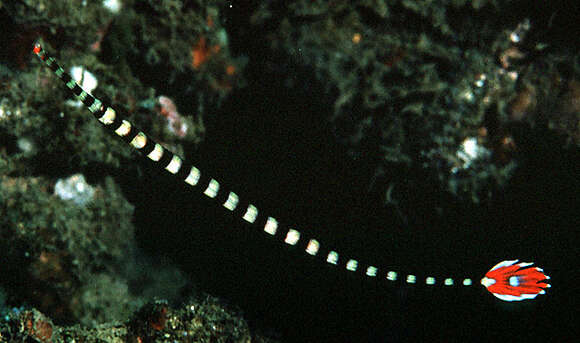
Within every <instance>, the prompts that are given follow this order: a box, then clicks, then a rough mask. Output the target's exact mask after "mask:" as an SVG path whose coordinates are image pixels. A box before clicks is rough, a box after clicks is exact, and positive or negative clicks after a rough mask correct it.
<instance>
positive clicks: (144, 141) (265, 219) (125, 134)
mask: <svg viewBox="0 0 580 343" xmlns="http://www.w3.org/2000/svg"><path fill="white" fill-rule="evenodd" d="M33 51H34V53H35V54H36V55H37V56H38V57H39V58H40V59H41V60H42V61H43V62H44V63H45V64H46V65H47V66H48V67H49V68H50V69H51V70H52V71H53V72H54V74H56V76H58V77H59V78H60V79H61V80H62V81H63V82H64V84H65V85H66V86H67V88H68V89H70V91H71V92H72V94H74V95H75V97H76V98H77V99H78V100H80V101H81V102H82V103H83V104H84V105H85V106H86V107H87V108H88V109H89V111H90V112H91V113H92V114H93V115H94V116H95V118H97V119H98V120H99V122H101V124H103V126H104V127H105V128H106V129H108V130H109V131H112V132H114V133H115V134H116V135H117V136H119V137H120V138H121V139H123V140H124V141H125V142H127V143H128V144H129V145H131V146H132V147H133V148H134V149H136V150H137V151H139V152H140V153H141V154H143V155H144V156H146V157H147V158H149V159H150V160H152V161H154V162H156V163H157V164H158V165H159V166H160V167H162V168H163V169H165V170H166V171H167V172H169V173H171V174H173V175H174V176H175V177H177V178H179V179H180V180H182V181H184V182H185V183H187V184H189V185H190V186H192V187H197V188H199V189H200V190H203V194H205V195H206V196H207V197H209V198H211V199H213V200H214V201H217V202H219V203H220V204H222V206H223V207H224V208H225V209H226V210H228V211H232V212H233V213H234V215H236V216H238V217H239V218H241V219H243V220H244V221H246V222H247V223H250V224H253V226H255V227H256V228H257V229H259V230H261V231H263V232H264V233H266V234H267V235H269V236H271V237H273V238H275V239H277V240H279V241H281V242H283V243H284V244H288V245H293V246H298V247H300V248H301V249H303V250H304V252H305V253H306V254H309V255H311V256H316V257H319V258H320V259H322V260H323V261H324V262H326V263H328V264H332V265H336V266H338V267H340V268H342V269H345V270H347V271H349V272H353V273H359V274H361V275H362V276H364V277H369V278H383V279H385V280H387V281H399V282H404V283H407V284H424V285H428V286H431V285H435V284H440V285H443V286H471V285H472V283H473V282H472V279H471V278H464V279H461V280H459V282H457V280H454V279H453V278H450V277H448V278H443V279H436V278H435V277H433V276H427V277H425V278H421V279H419V278H418V277H417V276H416V275H414V274H402V273H400V272H397V271H394V270H389V269H387V268H380V267H378V266H376V265H373V264H363V263H361V262H360V261H359V260H357V259H355V258H350V257H344V256H343V255H341V254H340V253H339V252H337V251H335V250H330V249H328V248H326V247H325V246H324V245H323V244H322V243H321V242H320V241H319V240H318V239H316V237H305V235H304V234H303V233H302V232H301V231H299V230H298V229H296V228H286V227H284V226H283V225H281V224H280V223H279V222H278V220H276V219H275V218H273V217H269V216H267V215H264V214H263V213H262V212H260V211H259V210H258V208H257V207H256V206H255V205H253V204H252V203H250V202H247V201H244V200H242V199H240V198H239V196H238V195H237V194H236V193H235V192H233V191H230V190H226V189H223V187H222V185H221V184H220V183H219V182H218V181H217V180H215V179H213V178H211V177H207V176H205V175H203V174H202V173H201V171H200V170H199V169H198V168H196V167H195V166H193V165H191V164H189V163H187V162H186V161H184V159H182V158H181V157H179V156H177V155H176V154H174V153H172V152H171V151H169V150H168V149H166V148H164V147H163V146H162V145H161V144H159V143H157V142H155V141H154V140H153V139H151V138H150V137H149V136H147V135H146V134H145V133H144V132H143V131H141V130H140V129H139V128H137V127H136V126H135V125H133V124H132V123H131V122H129V121H127V120H126V119H123V118H122V117H121V116H120V115H119V114H118V113H117V112H116V111H115V110H114V109H113V108H112V107H110V106H108V105H107V104H105V103H103V102H102V101H100V100H99V99H97V98H95V97H93V96H92V95H91V94H89V93H88V92H86V91H85V90H83V89H82V87H81V86H80V85H79V84H78V83H77V82H75V80H73V78H72V77H71V76H70V75H69V74H68V73H66V72H65V71H64V69H63V68H62V67H61V66H60V65H59V64H58V63H57V62H56V60H55V59H54V58H53V57H51V56H49V55H48V54H47V53H46V52H45V51H44V50H43V48H42V46H41V45H40V44H38V43H37V44H35V45H34V50H33Z"/></svg>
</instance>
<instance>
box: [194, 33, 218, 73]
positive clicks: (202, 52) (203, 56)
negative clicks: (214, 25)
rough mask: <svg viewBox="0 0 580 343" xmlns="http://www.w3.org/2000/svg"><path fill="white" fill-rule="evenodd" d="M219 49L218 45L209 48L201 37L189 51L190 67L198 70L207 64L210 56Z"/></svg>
mask: <svg viewBox="0 0 580 343" xmlns="http://www.w3.org/2000/svg"><path fill="white" fill-rule="evenodd" d="M220 49H221V47H220V46H219V45H214V46H211V47H209V46H208V45H207V40H206V38H205V37H204V36H201V37H200V38H199V40H198V41H197V44H195V46H194V47H193V49H192V50H191V60H192V61H191V65H192V66H193V69H196V70H197V69H199V67H201V65H202V64H204V63H205V62H207V60H208V59H209V58H210V57H211V55H213V54H216V53H218V52H219V51H220Z"/></svg>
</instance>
